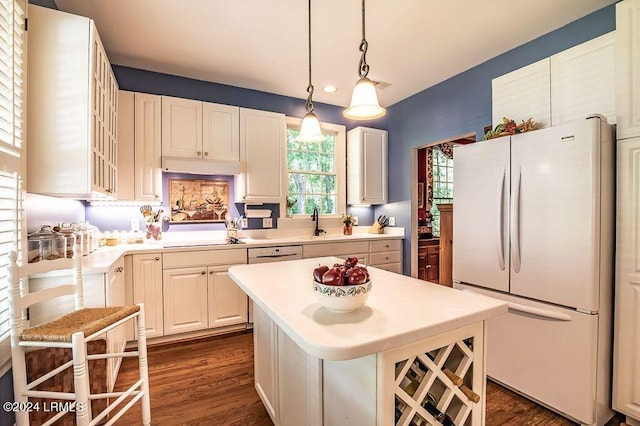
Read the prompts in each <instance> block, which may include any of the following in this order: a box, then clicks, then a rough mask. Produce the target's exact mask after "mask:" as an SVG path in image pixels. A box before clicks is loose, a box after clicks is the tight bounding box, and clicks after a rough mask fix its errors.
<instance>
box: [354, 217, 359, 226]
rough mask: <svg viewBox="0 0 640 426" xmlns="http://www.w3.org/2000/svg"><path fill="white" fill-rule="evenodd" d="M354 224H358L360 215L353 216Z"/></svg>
mask: <svg viewBox="0 0 640 426" xmlns="http://www.w3.org/2000/svg"><path fill="white" fill-rule="evenodd" d="M353 224H354V225H357V224H358V216H354V217H353Z"/></svg>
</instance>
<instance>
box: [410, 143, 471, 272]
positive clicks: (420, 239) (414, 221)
mask: <svg viewBox="0 0 640 426" xmlns="http://www.w3.org/2000/svg"><path fill="white" fill-rule="evenodd" d="M475 141H476V134H475V133H467V134H463V135H459V136H455V137H452V138H448V139H443V140H439V141H436V142H431V143H427V144H425V145H421V146H418V147H414V148H411V194H412V196H411V254H410V255H411V269H410V271H411V276H412V277H414V278H421V279H427V280H428V281H431V282H438V283H439V277H440V274H441V272H442V271H440V266H439V265H440V261H439V260H440V259H439V252H440V249H439V247H440V245H439V239H438V237H439V235H438V229H437V225H438V223H436V224H435V225H436V227H435V229H434V222H433V215H434V213H435V214H436V215H437V210H436V209H434V200H435V204H437V203H440V202H447V200H446V199H443V198H441V197H443V195H442V194H443V192H442V191H438V190H437V191H436V192H437V193H435V194H434V191H433V183H434V177H433V170H432V168H433V157H434V156H433V155H428V153H429V152H430V153H431V154H433V151H434V150H437V160H436V161H441V159H442V158H449V157H451V156H452V151H453V150H452V148H453V146H455V145H462V144H468V143H473V142H475ZM443 153H444V156H443ZM442 163H443V164H442V165H439V166H442V167H444V168H445V169H446V167H447V166H448V164H446V162H445V161H442ZM438 164H439V163H438ZM448 176H450V177H451V179H449V178H448V177H447V176H440V175H439V176H438V177H436V180H439V181H440V182H436V183H440V184H444V185H448V184H449V183H450V184H451V186H452V185H453V180H452V179H453V176H452V175H448ZM444 192H445V193H446V191H444ZM451 201H453V200H452V199H451ZM434 231H435V232H434ZM419 246H421V247H419ZM449 264H450V262H449ZM419 266H420V267H422V268H423V269H425V268H426V269H427V270H419ZM449 268H450V266H449ZM449 276H450V274H449Z"/></svg>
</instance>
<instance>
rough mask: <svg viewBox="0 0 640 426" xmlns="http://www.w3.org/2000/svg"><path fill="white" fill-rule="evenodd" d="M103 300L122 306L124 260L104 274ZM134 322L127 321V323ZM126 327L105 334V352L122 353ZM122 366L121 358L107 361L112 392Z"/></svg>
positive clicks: (124, 302) (123, 299)
mask: <svg viewBox="0 0 640 426" xmlns="http://www.w3.org/2000/svg"><path fill="white" fill-rule="evenodd" d="M105 284H106V286H105V293H106V294H105V298H106V306H124V305H126V301H125V281H124V259H122V260H120V261H119V262H117V263H116V264H115V265H114V266H112V267H111V269H110V270H109V272H108V273H107V274H106V279H105ZM131 322H135V321H129V323H131ZM126 326H127V324H122V325H120V326H118V327H116V328H114V329H113V330H111V331H109V332H107V351H109V352H110V353H117V352H122V351H124V346H125V344H126V340H127V339H126ZM121 364H122V358H109V359H107V371H108V372H109V377H107V383H108V388H109V389H110V390H113V387H114V386H115V384H116V379H117V378H118V371H119V370H120V365H121Z"/></svg>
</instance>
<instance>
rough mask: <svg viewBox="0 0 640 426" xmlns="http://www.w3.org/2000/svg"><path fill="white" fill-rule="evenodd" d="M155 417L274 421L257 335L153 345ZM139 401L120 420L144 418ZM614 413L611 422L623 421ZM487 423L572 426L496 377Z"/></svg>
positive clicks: (184, 421)
mask: <svg viewBox="0 0 640 426" xmlns="http://www.w3.org/2000/svg"><path fill="white" fill-rule="evenodd" d="M148 355H149V359H148V360H149V382H150V384H151V416H152V419H153V420H152V423H153V424H154V425H160V426H172V425H212V426H227V425H238V426H240V425H272V422H271V419H270V418H269V415H268V414H267V412H266V411H265V409H264V407H263V406H262V402H261V401H260V398H259V397H258V395H257V393H256V391H255V389H254V387H253V335H252V334H251V333H250V332H247V333H235V334H230V335H225V336H219V337H213V338H209V339H201V340H194V341H190V342H182V343H174V344H167V345H162V346H150V347H149V348H148ZM137 374H138V372H137V359H135V358H128V359H125V360H124V362H123V365H122V368H121V370H120V375H119V376H118V382H117V384H116V386H117V387H118V388H120V389H122V388H125V387H126V386H127V385H130V384H132V383H133V382H135V380H137V377H138V376H137ZM139 407H140V404H136V406H135V407H134V408H132V409H131V410H130V411H129V412H128V413H127V414H126V415H125V416H124V417H122V418H121V419H120V421H119V422H118V425H136V424H140V409H139ZM621 421H622V418H621V417H616V418H615V419H613V420H612V421H611V422H609V423H608V425H620V424H621ZM486 424H487V425H488V426H503V425H514V426H521V425H544V426H564V425H567V426H570V425H573V424H574V423H572V422H570V421H568V420H566V419H564V418H562V417H560V416H558V415H557V414H555V413H553V412H552V411H549V410H547V409H545V408H543V407H541V406H539V405H537V404H535V403H533V402H531V401H529V400H527V399H525V398H522V397H520V396H519V395H516V394H514V393H513V392H511V391H509V390H507V389H505V388H503V387H501V386H499V385H497V384H495V383H493V382H488V385H487V414H486Z"/></svg>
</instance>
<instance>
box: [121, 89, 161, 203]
mask: <svg viewBox="0 0 640 426" xmlns="http://www.w3.org/2000/svg"><path fill="white" fill-rule="evenodd" d="M160 111H161V102H160V96H157V95H148V94H146V93H133V92H126V91H124V90H121V91H120V92H119V94H118V199H119V200H135V201H160V200H161V196H162V169H161V148H162V145H161V144H162V139H161V121H160V119H161V118H160V117H161V113H160Z"/></svg>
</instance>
